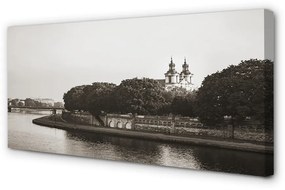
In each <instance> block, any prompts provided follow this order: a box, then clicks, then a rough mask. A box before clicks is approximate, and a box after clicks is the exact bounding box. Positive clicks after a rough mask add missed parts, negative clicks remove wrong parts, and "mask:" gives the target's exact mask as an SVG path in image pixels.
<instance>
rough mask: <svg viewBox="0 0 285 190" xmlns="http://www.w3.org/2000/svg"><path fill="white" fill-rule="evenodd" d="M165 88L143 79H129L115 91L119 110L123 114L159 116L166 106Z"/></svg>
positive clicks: (150, 80) (155, 82) (151, 80)
mask: <svg viewBox="0 0 285 190" xmlns="http://www.w3.org/2000/svg"><path fill="white" fill-rule="evenodd" d="M163 92H164V88H163V87H162V86H161V85H160V84H159V82H157V81H155V80H153V79H148V78H143V79H137V78H134V79H127V80H123V81H122V82H121V84H120V85H119V86H118V87H117V88H116V89H115V93H114V95H115V100H116V105H117V110H118V111H119V112H123V113H138V114H159V112H160V111H161V110H162V108H163V107H164V106H165V105H166V103H167V102H166V99H165V97H164V96H163Z"/></svg>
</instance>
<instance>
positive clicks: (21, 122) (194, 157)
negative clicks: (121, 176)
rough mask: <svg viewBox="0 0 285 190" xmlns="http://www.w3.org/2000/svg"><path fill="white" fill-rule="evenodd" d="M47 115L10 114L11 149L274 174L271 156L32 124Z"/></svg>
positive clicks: (30, 113) (32, 113)
mask: <svg viewBox="0 0 285 190" xmlns="http://www.w3.org/2000/svg"><path fill="white" fill-rule="evenodd" d="M47 114H49V112H46V111H42V112H40V111H19V112H12V113H8V146H9V148H13V149H20V150H30V151H39V152H48V153H57V154H67V155H75V156H83V157H90V158H96V159H108V160H120V161H130V162H136V163H143V164H154V165H163V166H173V167H182V168H190V169H200V170H212V171H223V172H231V173H241V174H249V175H260V176H263V175H265V172H266V170H267V172H269V171H272V170H273V168H272V165H273V164H272V163H273V156H272V155H268V154H261V153H252V152H242V151H234V150H226V149H219V148H212V147H203V146H190V145H185V144H173V143H165V142H156V141H149V140H141V139H132V138H125V137H116V136H109V135H101V134H88V133H82V132H67V131H64V130H59V129H53V128H48V127H43V126H38V125H35V124H33V123H32V120H33V119H35V118H38V117H42V116H44V115H47Z"/></svg>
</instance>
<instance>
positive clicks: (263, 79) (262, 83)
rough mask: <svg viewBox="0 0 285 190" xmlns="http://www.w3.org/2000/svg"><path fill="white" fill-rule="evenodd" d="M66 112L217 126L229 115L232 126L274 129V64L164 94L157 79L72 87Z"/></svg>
mask: <svg viewBox="0 0 285 190" xmlns="http://www.w3.org/2000/svg"><path fill="white" fill-rule="evenodd" d="M63 99H64V102H65V109H67V110H69V111H74V110H78V111H88V112H90V113H92V114H94V115H99V114H102V113H103V112H106V113H122V114H124V113H136V114H143V115H169V114H174V115H181V116H189V117H199V119H200V121H201V122H202V123H204V124H207V125H216V124H219V123H221V122H223V121H224V118H225V117H229V118H231V119H232V120H233V121H234V122H242V121H244V120H245V119H246V118H251V119H254V120H258V121H260V122H264V123H266V125H268V126H272V125H273V62H272V61H270V60H257V59H250V60H246V61H241V63H240V64H238V65H235V66H234V65H230V66H229V67H227V68H225V69H223V70H222V71H218V72H216V73H213V74H211V75H208V76H207V77H205V79H204V80H203V82H202V85H201V86H200V87H199V88H198V90H194V91H190V92H189V91H186V90H185V89H182V88H174V89H172V90H171V91H166V90H165V89H164V87H163V86H162V85H161V84H160V83H159V82H158V81H156V80H153V79H149V78H143V79H138V78H133V79H126V80H123V81H122V82H121V83H120V84H119V85H118V86H117V85H115V84H112V83H101V82H95V83H93V84H92V85H81V86H76V87H73V88H71V89H70V90H69V91H68V92H66V93H65V94H64V98H63Z"/></svg>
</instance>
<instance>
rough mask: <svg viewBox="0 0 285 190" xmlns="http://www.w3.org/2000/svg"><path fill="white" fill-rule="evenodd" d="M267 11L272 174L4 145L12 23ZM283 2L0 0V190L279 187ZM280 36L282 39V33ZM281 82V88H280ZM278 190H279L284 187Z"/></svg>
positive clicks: (284, 174) (283, 168) (282, 167)
mask: <svg viewBox="0 0 285 190" xmlns="http://www.w3.org/2000/svg"><path fill="white" fill-rule="evenodd" d="M252 8H267V9H271V10H273V11H274V12H275V15H276V25H277V26H276V28H277V31H276V61H277V63H276V65H275V76H276V88H275V89H276V93H275V95H276V99H275V100H276V104H275V105H276V112H275V115H276V120H275V121H276V131H275V133H276V137H275V138H276V141H275V142H276V143H275V147H276V149H275V152H276V154H275V155H276V156H275V176H273V177H270V178H260V177H251V176H244V175H234V174H225V173H216V172H202V171H194V170H184V169H173V168H166V167H155V166H145V165H138V164H130V163H121V162H111V161H102V160H92V159H85V158H77V157H69V156H58V155H51V154H41V153H33V152H24V151H15V150H9V149H8V148H7V119H6V117H7V113H6V109H7V108H6V99H7V73H6V69H7V67H6V29H7V27H8V26H10V25H16V24H34V23H50V22H63V21H80V20H92V19H103V18H116V17H129V16H144V15H165V14H175V13H197V12H209V11H220V10H236V9H252ZM284 18H285V5H284V4H283V3H282V0H274V1H272V0H262V1H261V0H231V1H228V0H215V1H213V0H199V1H194V0H139V1H138V0H104V1H102V0H101V1H99V0H46V1H39V0H2V1H1V2H0V72H1V73H0V82H1V85H0V92H1V93H0V95H1V96H0V103H1V107H0V108H1V109H0V111H1V113H0V189H29V190H31V189H43V190H44V189H49V190H50V189H60V188H61V189H144V190H145V189H182V188H185V189H186V188H187V189H190V188H191V189H227V190H228V189H233V190H234V189H239V190H240V189H259V190H262V189H281V188H282V186H285V182H284V178H285V164H284V154H285V152H284V151H285V148H284V147H282V145H284V144H285V143H284V142H285V140H284V139H285V138H284V135H285V133H284V131H285V130H284V126H283V125H282V124H285V123H284V117H283V118H281V117H282V109H281V107H283V106H285V105H284V98H283V99H281V97H285V90H284V85H283V84H282V81H285V75H284V74H283V73H282V72H285V68H284V67H285V64H283V62H284V55H283V54H281V52H284V49H285V47H284V33H285V32H284V29H285V25H284V24H285V23H284V20H283V19H284ZM282 34H283V35H282ZM282 85H283V86H282ZM283 188H284V187H283Z"/></svg>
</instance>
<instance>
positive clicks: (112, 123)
mask: <svg viewBox="0 0 285 190" xmlns="http://www.w3.org/2000/svg"><path fill="white" fill-rule="evenodd" d="M109 127H112V128H113V127H115V122H114V121H113V120H111V121H110V122H109Z"/></svg>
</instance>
